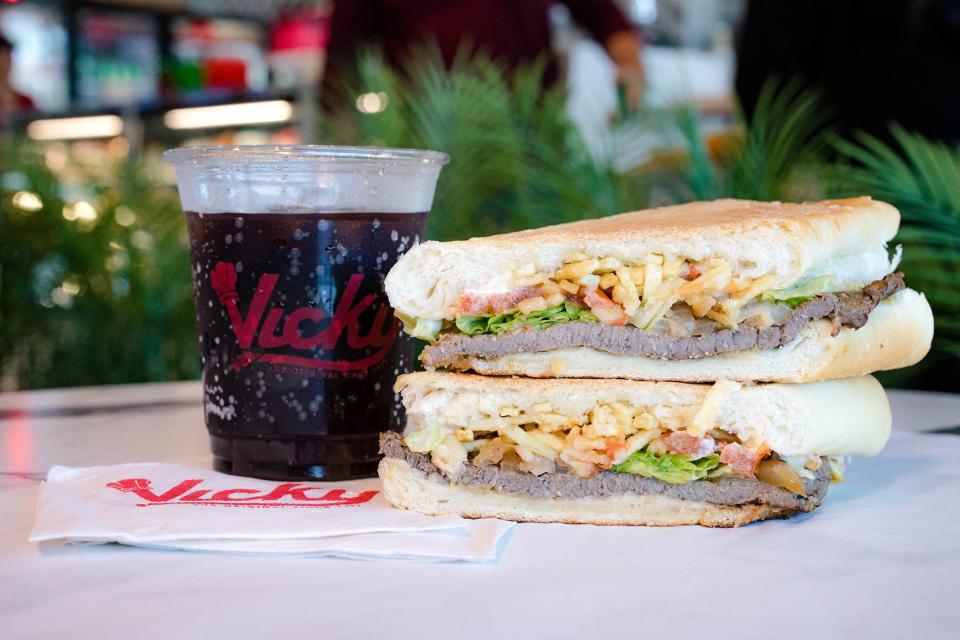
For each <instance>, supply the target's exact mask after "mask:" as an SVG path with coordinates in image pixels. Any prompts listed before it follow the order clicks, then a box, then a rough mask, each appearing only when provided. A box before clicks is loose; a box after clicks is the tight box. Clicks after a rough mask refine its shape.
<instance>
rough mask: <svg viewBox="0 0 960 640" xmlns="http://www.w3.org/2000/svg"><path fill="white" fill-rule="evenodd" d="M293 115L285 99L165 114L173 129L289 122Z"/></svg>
mask: <svg viewBox="0 0 960 640" xmlns="http://www.w3.org/2000/svg"><path fill="white" fill-rule="evenodd" d="M292 117H293V105H291V104H290V103H289V102H287V101H286V100H267V101H264V102H240V103H237V104H221V105H217V106H214V107H189V108H185V109H173V110H171V111H168V112H167V113H165V114H164V116H163V124H165V125H167V126H168V127H169V128H171V129H210V128H214V127H233V126H239V125H244V124H268V123H271V122H287V121H288V120H290V119H291V118H292Z"/></svg>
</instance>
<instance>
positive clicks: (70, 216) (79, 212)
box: [63, 200, 99, 222]
mask: <svg viewBox="0 0 960 640" xmlns="http://www.w3.org/2000/svg"><path fill="white" fill-rule="evenodd" d="M98 215H99V214H98V213H97V210H96V208H95V207H94V206H93V205H92V204H90V203H89V202H84V201H83V200H81V201H80V202H75V203H73V204H68V205H66V206H64V207H63V217H64V218H66V219H67V220H71V221H73V220H76V221H77V222H93V221H94V220H96V219H97V216H98Z"/></svg>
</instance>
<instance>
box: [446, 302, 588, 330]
mask: <svg viewBox="0 0 960 640" xmlns="http://www.w3.org/2000/svg"><path fill="white" fill-rule="evenodd" d="M596 321H597V318H596V316H594V315H593V314H592V313H591V312H590V310H589V309H585V308H583V307H580V306H578V305H576V304H574V303H573V302H570V301H564V302H561V303H560V304H557V305H554V306H552V307H548V308H546V309H544V310H543V311H533V312H531V313H528V314H526V315H524V314H522V313H520V312H519V311H510V312H508V313H498V314H497V315H492V316H491V315H484V316H460V317H459V318H457V322H456V324H457V329H459V330H460V331H461V332H462V333H465V334H467V335H468V336H476V335H480V334H483V333H505V332H507V331H513V330H515V329H519V328H520V327H523V326H527V327H533V328H534V329H546V328H547V327H549V326H552V325H555V324H560V323H563V322H596Z"/></svg>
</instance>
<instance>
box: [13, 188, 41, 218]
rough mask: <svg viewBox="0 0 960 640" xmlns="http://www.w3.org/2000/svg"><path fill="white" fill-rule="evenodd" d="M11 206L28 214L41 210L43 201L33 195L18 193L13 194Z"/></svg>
mask: <svg viewBox="0 0 960 640" xmlns="http://www.w3.org/2000/svg"><path fill="white" fill-rule="evenodd" d="M13 206H15V207H16V208H18V209H22V210H23V211H27V212H28V213H35V212H37V211H40V209H43V201H42V200H41V199H40V196H38V195H37V194H35V193H31V192H29V191H18V192H16V193H15V194H13Z"/></svg>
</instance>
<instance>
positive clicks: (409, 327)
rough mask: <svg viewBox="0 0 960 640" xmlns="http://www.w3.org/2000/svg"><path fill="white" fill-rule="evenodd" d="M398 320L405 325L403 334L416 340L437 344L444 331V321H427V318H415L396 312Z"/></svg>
mask: <svg viewBox="0 0 960 640" xmlns="http://www.w3.org/2000/svg"><path fill="white" fill-rule="evenodd" d="M396 315H397V317H398V318H400V321H401V322H402V323H403V332H404V333H406V334H407V335H411V336H413V337H414V338H420V339H421V340H427V341H429V342H436V341H437V337H438V336H439V335H440V330H441V329H443V320H427V319H425V318H414V317H413V316H408V315H406V314H403V313H400V312H399V311H398V312H396Z"/></svg>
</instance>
